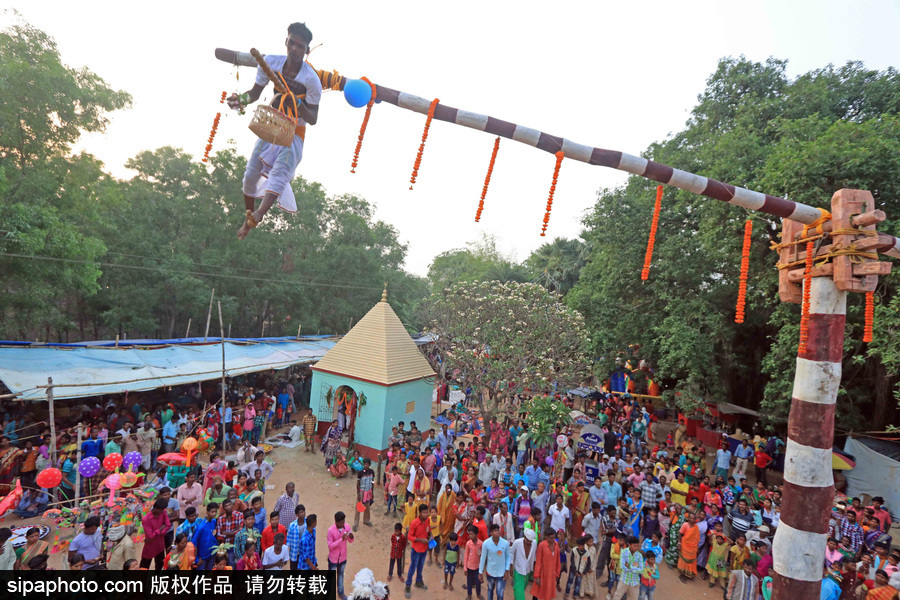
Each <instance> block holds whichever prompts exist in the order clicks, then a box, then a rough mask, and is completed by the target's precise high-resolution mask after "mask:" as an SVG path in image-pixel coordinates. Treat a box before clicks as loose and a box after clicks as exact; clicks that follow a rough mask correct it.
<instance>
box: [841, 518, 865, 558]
mask: <svg viewBox="0 0 900 600" xmlns="http://www.w3.org/2000/svg"><path fill="white" fill-rule="evenodd" d="M840 524H841V537H847V538H849V539H850V550H851V551H853V553H854V554H855V553H856V552H859V547H860V546H862V543H863V537H864V536H865V533H864V532H863V528H862V527H860V525H859V523H857V522H856V513H854V512H852V511H849V510H848V511H847V514H846V515H845V516H844V518H843V519H841V520H840Z"/></svg>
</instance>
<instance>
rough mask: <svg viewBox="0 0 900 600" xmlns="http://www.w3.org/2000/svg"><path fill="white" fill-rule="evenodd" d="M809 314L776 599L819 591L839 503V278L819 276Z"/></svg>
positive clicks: (778, 539) (777, 554)
mask: <svg viewBox="0 0 900 600" xmlns="http://www.w3.org/2000/svg"><path fill="white" fill-rule="evenodd" d="M809 313H810V314H809V330H808V331H809V339H808V343H807V347H806V350H805V351H803V352H802V353H798V355H797V372H796V374H795V376H794V391H793V394H792V398H791V413H790V418H789V420H788V441H787V447H786V448H785V461H784V496H783V498H784V499H783V504H782V507H781V523H780V525H779V526H778V529H777V531H776V532H775V540H774V544H773V549H772V552H773V556H772V558H773V559H774V565H773V567H774V570H775V576H774V578H773V579H774V586H773V590H772V598H773V600H806V599H810V600H812V599H817V598H818V597H819V593H820V589H821V585H822V568H823V566H824V564H825V545H826V541H827V539H828V521H829V517H830V515H831V509H832V504H833V502H834V478H833V477H832V472H831V447H832V444H833V443H834V409H835V401H836V400H837V393H838V387H839V386H840V383H841V358H842V357H843V353H844V322H845V320H846V313H847V292H844V291H841V290H839V289H838V288H837V286H836V285H835V283H834V280H833V279H832V278H831V277H814V278H813V279H812V283H811V289H810V310H809Z"/></svg>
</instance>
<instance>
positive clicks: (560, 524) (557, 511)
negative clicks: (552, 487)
mask: <svg viewBox="0 0 900 600" xmlns="http://www.w3.org/2000/svg"><path fill="white" fill-rule="evenodd" d="M547 515H549V516H550V526H551V527H553V531H559V530H563V531H565V530H566V525H567V524H568V522H569V519H570V518H571V516H570V513H569V507H568V506H563V507H562V508H560V507H559V505H558V504H554V505H553V506H551V507H550V509H549V510H548V511H547Z"/></svg>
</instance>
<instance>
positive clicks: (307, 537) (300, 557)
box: [297, 515, 319, 570]
mask: <svg viewBox="0 0 900 600" xmlns="http://www.w3.org/2000/svg"><path fill="white" fill-rule="evenodd" d="M312 516H313V515H310V516H309V517H307V523H308V525H307V529H306V530H305V531H304V532H303V535H302V536H300V547H299V548H298V550H299V552H298V554H297V563H298V564H297V566H298V568H300V569H301V570H303V569H311V568H312V567H318V566H319V563H318V561H317V560H316V527H315V524H316V522H315V521H313V522H312V523H309V519H310V517H312ZM309 525H312V526H311V527H310V526H309ZM310 565H312V566H310Z"/></svg>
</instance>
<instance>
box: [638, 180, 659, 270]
mask: <svg viewBox="0 0 900 600" xmlns="http://www.w3.org/2000/svg"><path fill="white" fill-rule="evenodd" d="M662 197H663V186H662V185H658V186H656V202H655V203H654V204H653V219H652V220H651V221H650V237H649V238H647V253H646V254H645V255H644V268H643V269H642V270H641V279H643V280H644V281H646V280H647V279H648V278H649V277H650V261H651V260H652V259H653V246H655V245H656V228H657V227H658V226H659V211H660V209H661V208H662Z"/></svg>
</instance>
